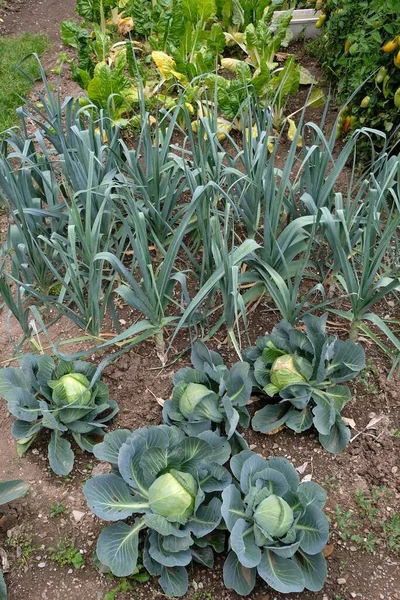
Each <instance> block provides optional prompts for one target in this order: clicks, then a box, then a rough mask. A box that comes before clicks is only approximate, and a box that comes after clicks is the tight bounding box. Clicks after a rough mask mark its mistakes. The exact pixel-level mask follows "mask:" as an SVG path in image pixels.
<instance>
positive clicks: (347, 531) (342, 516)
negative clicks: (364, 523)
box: [335, 504, 360, 542]
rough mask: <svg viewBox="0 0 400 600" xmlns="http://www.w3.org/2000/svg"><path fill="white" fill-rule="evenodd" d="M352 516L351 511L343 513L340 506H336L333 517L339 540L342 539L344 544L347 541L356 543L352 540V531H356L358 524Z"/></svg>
mask: <svg viewBox="0 0 400 600" xmlns="http://www.w3.org/2000/svg"><path fill="white" fill-rule="evenodd" d="M353 515H354V513H353V511H352V510H346V511H343V510H342V509H341V508H340V506H339V505H338V504H336V506H335V516H336V522H337V529H338V532H339V537H340V539H342V540H343V541H344V542H346V541H348V540H352V541H356V540H354V537H355V535H354V533H353V530H354V529H357V528H358V527H359V526H360V523H359V521H357V520H355V519H354V518H353Z"/></svg>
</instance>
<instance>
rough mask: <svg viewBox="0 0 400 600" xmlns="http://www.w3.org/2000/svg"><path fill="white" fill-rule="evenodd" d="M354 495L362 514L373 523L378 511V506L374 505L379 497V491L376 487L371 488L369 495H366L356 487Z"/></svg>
mask: <svg viewBox="0 0 400 600" xmlns="http://www.w3.org/2000/svg"><path fill="white" fill-rule="evenodd" d="M355 496H356V502H357V504H358V506H359V508H360V510H361V512H362V514H363V516H364V517H366V518H367V519H368V520H369V521H370V522H371V524H372V525H373V524H374V523H375V521H376V518H377V516H378V513H379V510H378V507H377V505H376V503H377V501H378V500H379V498H380V495H379V491H378V490H377V488H372V490H371V495H370V496H368V495H366V494H365V492H363V490H360V489H358V490H356V494H355Z"/></svg>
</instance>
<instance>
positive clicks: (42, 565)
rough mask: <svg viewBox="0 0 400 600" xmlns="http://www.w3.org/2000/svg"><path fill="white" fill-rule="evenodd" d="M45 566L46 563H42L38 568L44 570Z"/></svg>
mask: <svg viewBox="0 0 400 600" xmlns="http://www.w3.org/2000/svg"><path fill="white" fill-rule="evenodd" d="M45 566H46V563H45V562H40V563H39V564H38V567H39V569H44V567H45Z"/></svg>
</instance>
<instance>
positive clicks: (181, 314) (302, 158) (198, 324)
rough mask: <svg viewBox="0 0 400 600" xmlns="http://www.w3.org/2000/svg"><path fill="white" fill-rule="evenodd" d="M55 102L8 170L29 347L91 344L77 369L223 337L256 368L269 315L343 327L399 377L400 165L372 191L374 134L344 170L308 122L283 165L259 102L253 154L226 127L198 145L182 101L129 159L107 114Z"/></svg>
mask: <svg viewBox="0 0 400 600" xmlns="http://www.w3.org/2000/svg"><path fill="white" fill-rule="evenodd" d="M45 85H47V84H46V82H45ZM46 91H47V93H46V96H43V97H42V104H43V107H42V108H38V107H37V106H36V105H33V104H31V103H29V102H28V103H26V104H25V106H24V107H22V108H21V110H20V112H19V114H20V117H21V119H22V129H21V131H20V132H16V131H14V130H10V131H9V132H7V133H6V136H5V138H4V140H3V143H2V147H1V154H0V200H1V202H2V203H3V205H4V207H5V208H6V210H7V211H8V212H9V215H10V219H11V224H10V227H9V229H8V235H7V239H6V241H5V243H3V245H2V247H1V262H0V292H1V294H2V296H3V300H4V302H5V304H6V306H7V307H8V309H9V310H10V311H11V313H12V314H13V315H14V317H15V318H16V319H17V320H18V322H19V323H20V325H21V327H22V329H23V331H24V334H25V336H26V337H30V336H31V334H32V331H33V329H32V327H33V325H32V317H33V321H34V327H35V328H36V331H42V332H45V334H46V333H47V330H48V327H49V326H50V325H51V323H52V322H54V320H56V319H57V318H60V317H61V316H63V317H66V318H67V319H69V320H71V321H72V322H73V323H74V324H76V325H77V326H78V327H79V328H80V329H82V330H83V332H84V335H83V338H85V339H87V340H89V341H91V342H92V347H91V348H90V349H89V350H86V351H82V352H80V353H77V354H75V355H73V356H70V357H69V358H68V360H74V359H76V358H80V357H83V356H85V355H89V354H90V353H91V352H93V350H104V349H107V348H110V347H111V345H115V344H116V345H117V347H119V348H122V349H123V348H128V347H131V346H132V345H134V344H136V343H139V342H140V341H141V340H143V339H145V338H149V337H153V338H154V340H155V344H156V348H157V352H158V354H159V356H160V358H161V360H162V361H165V360H166V354H167V351H168V347H169V344H170V343H171V341H172V340H173V339H174V337H175V335H176V334H177V333H178V332H179V331H180V330H181V329H182V328H187V329H189V332H190V334H196V333H197V335H198V334H199V333H200V334H201V335H203V333H207V335H208V337H211V336H212V335H213V334H214V333H215V331H217V330H218V329H219V328H220V327H222V326H223V327H224V328H226V329H227V333H228V337H229V339H230V340H231V342H232V343H233V345H234V347H235V349H236V351H237V352H238V354H239V356H241V346H242V345H243V344H245V340H247V329H248V314H249V312H250V310H254V308H255V307H256V306H258V305H257V302H260V299H263V301H265V302H266V303H267V307H268V308H269V309H273V310H275V311H278V312H279V313H280V315H281V318H282V319H283V320H285V321H287V322H288V323H290V324H291V325H295V324H296V322H297V321H298V320H299V319H300V318H301V317H302V316H304V315H305V314H308V313H313V312H315V311H319V310H321V309H322V310H327V311H329V312H330V313H331V314H334V315H335V317H336V318H337V317H339V318H340V319H344V320H347V321H348V322H349V331H350V335H351V337H352V338H353V339H357V336H358V335H359V333H360V332H362V334H363V335H367V336H370V337H371V338H372V339H373V340H374V341H375V342H376V343H378V344H379V345H380V346H381V347H382V348H383V349H384V350H385V351H386V352H388V354H389V355H390V356H391V357H393V358H394V359H395V360H396V357H398V352H399V349H400V344H399V341H398V338H397V336H396V333H395V331H394V330H393V328H394V327H396V325H397V324H396V322H395V321H394V320H393V319H392V320H391V319H383V318H381V317H380V316H378V315H377V314H375V313H374V312H373V307H374V306H376V305H378V304H379V302H381V301H382V300H383V299H384V298H386V297H388V295H389V294H396V293H397V290H398V287H399V275H398V274H399V270H398V256H399V247H398V235H397V231H398V227H399V223H400V213H399V196H400V194H399V187H398V186H399V178H398V172H399V168H400V161H399V158H398V157H397V156H394V155H393V156H390V155H389V154H388V153H382V154H380V155H379V156H377V160H376V161H375V163H374V166H373V167H372V168H371V170H370V171H366V172H364V173H362V174H359V173H358V171H357V169H356V165H355V162H356V157H357V148H358V146H357V144H358V141H359V140H360V138H363V137H366V136H367V135H368V132H364V131H363V130H360V131H357V132H355V133H354V134H353V136H352V137H351V138H350V140H349V141H348V142H347V143H346V144H345V145H344V147H343V148H342V150H341V151H340V152H338V153H334V148H335V135H334V132H332V134H331V135H330V136H326V135H325V134H324V133H323V131H322V129H321V127H322V126H323V123H321V127H320V126H317V125H315V124H313V123H307V122H303V118H302V119H301V121H300V123H299V129H298V130H297V132H296V134H295V137H294V140H293V142H291V143H290V144H289V147H288V149H287V154H286V156H285V160H284V162H283V161H282V159H281V157H280V152H281V149H282V144H283V143H284V140H282V138H281V137H280V136H278V135H276V133H275V132H274V128H273V125H272V123H271V114H270V111H269V110H268V108H265V109H262V108H261V107H260V106H259V105H254V104H253V102H252V100H251V98H248V103H247V106H246V111H244V112H243V113H242V119H243V122H244V123H245V124H246V127H244V129H243V131H242V133H241V134H240V138H239V139H237V137H235V138H234V137H232V136H230V135H225V139H224V140H221V138H220V129H219V125H218V116H217V112H216V111H213V112H210V113H209V114H207V115H203V116H199V115H198V116H197V120H196V127H194V125H193V123H192V120H191V116H190V114H189V113H188V112H187V111H186V109H185V102H184V99H183V98H181V105H180V106H179V107H176V108H175V109H172V110H170V111H165V110H160V111H159V113H157V119H156V120H155V119H154V118H153V117H151V116H150V115H149V113H148V112H147V111H146V109H145V106H144V102H142V107H141V110H142V112H141V117H140V119H141V131H140V135H138V136H137V138H136V139H135V142H134V144H133V148H130V147H128V145H127V143H126V142H125V140H124V138H123V136H122V135H121V132H120V129H119V127H115V126H114V125H113V124H112V121H111V120H110V117H109V116H108V115H107V114H106V113H103V112H102V111H99V112H93V111H95V107H94V106H93V107H92V108H91V110H90V111H87V109H86V108H81V107H80V106H79V104H78V103H77V102H76V101H74V100H73V99H67V100H66V102H65V103H64V104H61V102H60V101H59V100H58V99H57V98H56V97H54V96H53V95H52V93H51V91H50V89H49V88H48V86H47V87H46ZM182 115H183V116H184V118H185V127H182V126H181V124H180V122H179V119H180V117H182ZM28 120H29V121H30V122H33V123H35V124H36V126H37V131H36V133H35V134H34V136H33V137H30V135H29V134H28V129H27V123H28ZM300 136H301V137H302V138H303V144H302V147H301V148H299V147H298V142H299V139H300ZM372 152H373V150H372ZM349 164H350V166H348V165H349ZM346 169H347V170H346ZM344 170H345V172H346V173H347V174H348V180H349V187H348V191H347V192H346V193H345V194H344V193H343V192H342V191H339V189H342V187H341V185H340V179H341V177H342V176H343V171H344ZM121 305H122V306H127V307H129V308H130V309H131V313H130V314H131V322H130V323H127V322H126V318H121V312H120V311H121ZM259 310H260V309H259ZM50 316H51V318H50ZM110 322H111V326H113V327H114V331H115V335H114V337H113V338H112V339H110V336H109V333H108V332H109V331H110ZM121 323H122V324H121ZM124 323H125V326H123V324H124ZM106 332H107V333H106ZM377 332H380V334H382V336H383V337H379V336H378V335H377ZM104 333H106V335H103V334H104ZM247 343H248V340H247ZM54 350H55V352H56V353H59V354H60V349H59V348H57V347H56V346H54Z"/></svg>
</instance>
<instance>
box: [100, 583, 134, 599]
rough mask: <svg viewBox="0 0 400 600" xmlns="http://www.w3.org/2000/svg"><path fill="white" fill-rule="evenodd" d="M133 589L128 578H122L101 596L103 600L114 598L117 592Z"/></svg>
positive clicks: (132, 584)
mask: <svg viewBox="0 0 400 600" xmlns="http://www.w3.org/2000/svg"><path fill="white" fill-rule="evenodd" d="M134 589H135V585H134V583H132V582H131V581H129V579H126V578H124V579H122V581H120V582H119V583H118V585H117V586H116V587H115V588H113V589H112V590H110V591H109V592H107V593H106V594H105V595H104V596H103V600H115V599H116V598H117V595H118V594H119V593H121V594H123V593H124V592H131V591H133V590H134Z"/></svg>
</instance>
